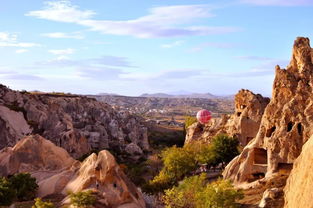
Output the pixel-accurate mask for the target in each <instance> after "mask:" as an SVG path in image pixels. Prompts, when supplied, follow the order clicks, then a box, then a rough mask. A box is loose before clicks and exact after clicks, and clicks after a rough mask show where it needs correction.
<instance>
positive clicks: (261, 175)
mask: <svg viewBox="0 0 313 208" xmlns="http://www.w3.org/2000/svg"><path fill="white" fill-rule="evenodd" d="M252 176H253V178H254V180H257V179H261V178H264V177H265V173H253V174H252Z"/></svg>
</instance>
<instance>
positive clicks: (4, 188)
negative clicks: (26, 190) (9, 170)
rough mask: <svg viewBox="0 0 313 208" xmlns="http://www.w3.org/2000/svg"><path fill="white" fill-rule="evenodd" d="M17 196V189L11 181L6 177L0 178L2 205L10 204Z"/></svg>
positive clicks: (0, 201) (0, 199)
mask: <svg viewBox="0 0 313 208" xmlns="http://www.w3.org/2000/svg"><path fill="white" fill-rule="evenodd" d="M15 197H16V191H15V190H14V189H13V188H12V186H11V183H10V182H9V181H8V180H7V179H6V178H4V177H1V178H0V205H2V206H8V205H10V204H11V203H12V202H13V200H14V199H15Z"/></svg>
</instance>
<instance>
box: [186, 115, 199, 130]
mask: <svg viewBox="0 0 313 208" xmlns="http://www.w3.org/2000/svg"><path fill="white" fill-rule="evenodd" d="M196 122H197V118H196V117H194V116H185V129H186V130H187V129H188V127H189V126H191V125H192V124H194V123H196Z"/></svg>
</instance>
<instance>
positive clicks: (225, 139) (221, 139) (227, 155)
mask: <svg viewBox="0 0 313 208" xmlns="http://www.w3.org/2000/svg"><path fill="white" fill-rule="evenodd" d="M211 145H212V153H213V155H214V157H215V160H216V162H217V163H222V164H223V167H224V166H225V164H227V163H229V162H230V161H231V160H232V159H233V158H234V157H236V156H237V155H238V154H239V151H238V145H239V141H238V139H237V138H233V137H229V136H227V135H225V134H220V135H217V136H216V137H214V138H213V140H212V144H211Z"/></svg>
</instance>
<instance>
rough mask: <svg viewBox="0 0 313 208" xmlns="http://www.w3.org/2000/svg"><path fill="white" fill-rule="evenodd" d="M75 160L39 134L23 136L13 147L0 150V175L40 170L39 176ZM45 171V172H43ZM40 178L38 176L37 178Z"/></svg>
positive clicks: (62, 167) (66, 166)
mask: <svg viewBox="0 0 313 208" xmlns="http://www.w3.org/2000/svg"><path fill="white" fill-rule="evenodd" d="M74 162H75V160H74V159H73V158H72V157H71V156H70V155H69V154H68V153H67V152H66V151H65V150H64V149H63V148H60V147H57V146H55V145H54V144H53V143H52V142H50V141H48V140H46V139H44V138H43V137H41V136H39V135H31V136H28V137H25V138H23V139H22V140H21V141H19V142H18V143H17V144H16V145H15V146H14V147H13V148H11V147H7V148H4V149H2V150H1V151H0V174H1V176H7V175H13V174H15V173H19V172H31V173H35V174H36V172H41V171H43V172H42V173H43V174H41V176H40V177H41V178H44V177H45V175H46V174H48V175H49V174H50V172H49V171H52V172H54V171H59V170H63V169H66V168H69V167H71V166H72V165H73V164H74ZM44 173H46V174H44ZM38 179H40V178H38Z"/></svg>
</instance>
